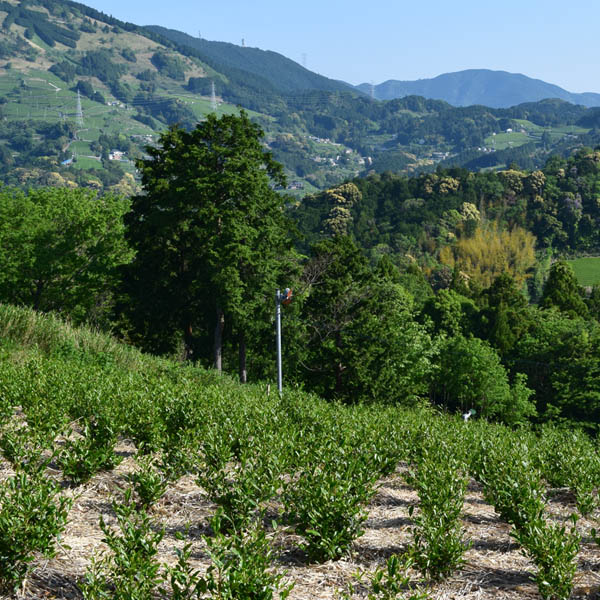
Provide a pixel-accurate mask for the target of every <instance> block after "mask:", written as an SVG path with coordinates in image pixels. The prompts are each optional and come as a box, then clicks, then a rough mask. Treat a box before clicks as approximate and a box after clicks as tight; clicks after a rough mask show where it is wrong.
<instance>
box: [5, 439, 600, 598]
mask: <svg viewBox="0 0 600 600" xmlns="http://www.w3.org/2000/svg"><path fill="white" fill-rule="evenodd" d="M117 450H118V451H119V452H120V453H121V454H122V455H123V456H124V460H123V462H122V463H121V464H120V465H119V466H118V467H117V468H116V469H114V470H113V471H110V472H105V473H100V474H98V475H96V476H95V477H94V478H92V480H91V481H90V482H88V483H86V484H84V485H82V486H79V487H77V488H65V492H64V493H66V494H68V495H71V496H72V497H73V500H74V502H73V507H72V508H71V512H70V515H69V523H68V525H67V528H66V530H65V532H64V534H63V536H62V538H61V540H60V543H59V545H58V547H57V554H56V557H55V558H53V559H51V560H47V559H39V560H36V562H35V563H34V569H33V571H32V573H31V574H30V576H29V578H28V580H27V582H26V585H25V587H24V590H23V592H22V593H21V595H20V598H23V599H27V600H33V599H43V598H54V599H70V600H73V599H82V598H83V595H82V593H81V590H80V589H79V587H78V582H79V581H81V580H82V579H83V577H84V575H85V572H86V569H87V567H88V565H89V562H90V559H91V557H92V556H93V555H94V553H97V552H100V551H102V550H103V549H105V545H104V544H103V542H102V537H103V533H102V531H101V529H100V526H99V519H100V516H103V517H104V519H105V520H106V521H107V522H109V523H114V522H115V519H114V513H113V510H112V507H111V501H112V500H113V499H115V498H120V497H122V494H123V490H124V489H126V488H127V487H128V485H129V484H128V482H127V480H126V475H127V473H129V472H131V471H133V470H135V467H136V463H135V458H134V456H135V447H134V446H133V445H132V444H130V443H129V442H127V441H125V442H122V443H121V444H120V445H119V446H118V448H117ZM10 474H11V471H10V468H9V466H8V464H7V463H5V462H3V463H0V481H1V480H2V479H4V478H6V477H7V476H9V475H10ZM59 475H60V473H58V472H57V473H56V476H57V477H58V476H59ZM417 503H418V497H417V494H416V493H415V492H414V491H413V490H412V489H411V488H409V487H408V486H407V485H406V484H405V482H404V479H403V477H402V467H399V468H398V470H397V471H396V473H394V474H393V475H392V476H390V477H387V478H385V479H383V480H381V482H380V487H379V489H378V491H377V494H376V495H375V496H374V498H373V499H372V501H371V502H370V504H369V506H368V520H367V522H366V526H365V533H364V535H363V536H362V537H360V538H359V539H358V540H356V542H355V543H354V547H353V551H352V553H351V554H350V555H349V556H348V557H346V558H344V559H342V560H338V561H329V562H326V563H324V564H310V563H308V562H307V561H306V558H305V556H304V555H303V553H302V552H301V551H299V550H298V549H297V542H298V540H299V538H298V537H297V536H295V535H294V534H293V532H291V531H290V530H286V529H285V528H283V529H280V530H278V533H277V534H276V537H275V539H274V543H275V545H276V547H277V549H278V559H277V561H276V562H275V564H274V568H275V569H276V570H277V571H278V572H287V575H286V579H287V580H289V581H293V582H295V585H294V588H293V590H292V592H291V593H290V595H289V598H290V600H308V599H334V598H336V597H338V595H339V591H340V590H342V589H345V588H346V586H347V584H348V583H351V582H355V578H354V575H355V574H356V572H357V571H373V570H374V569H376V568H377V567H378V566H382V565H383V564H384V563H385V561H386V560H387V558H388V557H389V556H390V555H392V554H394V553H401V552H403V551H404V550H405V549H406V548H407V547H408V545H409V544H410V542H411V539H412V538H411V531H410V528H411V520H410V517H409V508H410V506H413V505H416V504H417ZM274 508H276V507H274ZM214 510H215V506H214V505H213V504H212V503H211V502H210V501H209V500H208V499H207V497H206V495H205V494H204V493H203V491H202V490H201V489H200V488H199V487H198V486H197V485H196V483H195V482H194V478H193V477H192V476H188V477H184V478H182V479H180V480H179V481H177V482H176V483H175V484H173V485H172V486H170V488H169V489H168V491H167V492H166V494H165V495H164V496H163V497H162V498H161V499H160V500H159V501H158V502H157V503H156V504H155V505H154V506H153V508H152V509H151V510H150V514H151V516H152V518H153V520H154V521H155V522H156V524H157V527H164V528H165V536H164V538H163V540H162V542H161V545H160V553H159V560H160V561H161V562H163V563H169V564H172V563H174V562H175V560H176V556H175V552H174V549H175V548H176V547H181V545H182V542H181V541H178V540H177V539H176V537H175V536H176V533H177V532H186V531H187V532H188V537H189V540H190V541H191V542H192V544H193V545H192V548H193V553H192V560H193V565H194V567H195V568H198V569H200V570H201V571H204V570H205V569H206V568H207V566H208V564H209V557H208V555H207V552H206V544H205V542H204V541H203V537H202V536H203V535H206V534H208V533H209V529H208V520H209V518H210V517H211V515H212V514H213V513H214ZM574 511H575V506H574V503H573V498H572V497H571V495H570V494H569V493H568V491H566V490H551V491H550V494H549V502H548V512H549V515H550V516H551V518H552V519H556V520H557V521H560V522H566V521H567V520H568V518H569V516H570V514H571V513H572V512H574ZM598 516H599V515H598V514H594V515H592V516H591V517H590V518H585V519H580V520H579V521H578V522H577V529H578V530H579V532H580V534H581V537H582V541H581V548H580V552H579V555H578V569H577V575H576V578H575V588H574V593H573V598H580V599H583V598H587V599H593V598H600V548H599V547H598V545H597V544H596V543H595V542H594V541H593V539H592V538H591V535H590V530H591V528H592V527H595V526H597V521H596V517H598ZM463 524H464V528H465V531H466V536H465V539H466V540H468V541H470V543H471V547H470V549H469V550H467V552H466V554H465V563H464V565H463V568H462V569H461V570H460V571H459V572H457V573H455V574H454V575H453V576H452V577H450V578H449V579H447V580H446V581H443V582H441V583H434V582H427V581H424V582H422V589H424V590H425V591H426V592H427V593H428V594H429V596H430V597H431V598H432V599H437V600H451V599H459V598H460V599H465V600H467V599H470V600H471V599H472V600H474V599H478V600H491V599H494V600H504V599H506V600H513V599H514V600H516V599H523V598H540V595H539V593H538V591H537V586H536V584H535V583H534V582H533V581H532V577H533V575H534V573H535V567H534V566H533V564H532V563H531V561H529V560H528V559H527V558H526V557H525V556H523V554H522V553H521V551H520V549H519V547H518V545H517V544H516V543H515V541H514V540H513V539H512V538H511V537H510V535H509V532H510V527H509V525H507V524H506V523H503V522H502V521H501V520H500V519H499V518H498V516H497V515H496V513H495V512H494V509H493V507H492V506H490V505H489V504H487V503H486V502H485V501H484V499H483V495H482V493H481V488H480V486H479V485H478V484H477V483H476V482H474V481H472V482H471V483H470V484H469V487H468V490H467V495H466V498H465V504H464V509H463ZM412 575H413V578H414V580H415V581H419V580H420V576H419V574H418V573H416V572H415V573H413V574H412ZM367 593H368V590H367V588H366V587H362V588H361V587H360V586H359V588H358V590H357V595H356V596H355V597H356V598H366V597H367Z"/></svg>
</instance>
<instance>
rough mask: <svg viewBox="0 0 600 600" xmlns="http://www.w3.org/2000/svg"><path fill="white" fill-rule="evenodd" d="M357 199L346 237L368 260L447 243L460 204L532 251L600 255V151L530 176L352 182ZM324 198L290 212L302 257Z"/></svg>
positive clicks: (450, 172)
mask: <svg viewBox="0 0 600 600" xmlns="http://www.w3.org/2000/svg"><path fill="white" fill-rule="evenodd" d="M353 183H354V184H355V185H356V186H357V187H358V189H359V190H360V192H361V198H360V200H359V201H358V202H357V203H356V205H355V206H354V208H353V213H352V214H353V219H352V222H351V224H350V229H351V233H352V236H353V237H354V239H355V240H356V241H357V243H358V244H359V246H360V247H361V248H362V249H363V250H364V251H365V252H366V253H368V254H369V253H370V254H381V253H386V254H390V255H391V256H392V257H395V260H396V261H398V260H400V259H401V257H402V256H405V255H406V254H407V253H409V254H411V255H412V256H415V257H417V258H419V257H423V256H424V255H426V254H431V252H432V249H435V248H438V249H439V248H440V247H442V246H444V245H447V244H450V243H452V242H453V241H454V240H455V238H456V236H457V235H460V234H461V232H462V231H463V229H464V226H465V221H466V220H468V219H466V217H465V215H464V214H463V213H464V210H465V205H468V206H472V207H473V208H475V209H476V210H477V213H476V214H474V215H473V220H474V221H475V222H476V223H480V222H483V221H493V222H497V223H498V224H499V226H500V227H501V228H502V229H511V228H513V227H515V226H519V227H522V228H523V229H525V230H527V231H529V232H531V233H533V234H534V235H535V237H536V238H537V248H538V249H550V248H552V249H554V250H557V251H559V252H562V253H565V252H566V253H583V252H600V205H599V204H598V197H599V196H600V150H592V149H590V148H582V149H580V150H578V151H577V152H576V153H575V154H573V155H572V156H570V157H569V158H562V157H560V156H554V157H552V158H551V159H549V160H548V161H547V163H546V165H545V166H544V167H543V168H542V169H540V170H535V171H522V170H520V169H518V168H516V167H513V168H510V169H506V170H504V171H499V172H496V171H487V172H483V173H474V172H471V171H468V170H466V169H463V168H448V169H443V168H438V170H437V171H436V172H435V173H429V174H422V175H418V176H414V177H407V176H402V175H394V174H392V173H384V174H382V175H379V174H372V175H369V176H367V177H365V178H359V179H356V180H354V182H353ZM330 208H331V206H330V202H329V200H328V193H327V192H323V193H322V194H317V195H315V196H311V197H307V198H305V199H304V200H303V202H302V203H301V204H300V205H299V206H298V207H297V208H296V209H295V210H294V218H295V220H296V221H297V223H298V226H299V228H300V230H301V231H302V232H303V234H304V236H305V243H304V246H303V248H304V249H305V250H306V249H307V247H308V245H310V244H311V243H312V242H313V241H314V240H316V239H317V238H318V236H319V231H320V228H321V223H322V221H323V220H324V219H326V218H327V214H328V212H329V210H330Z"/></svg>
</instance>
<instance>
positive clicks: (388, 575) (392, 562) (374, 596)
mask: <svg viewBox="0 0 600 600" xmlns="http://www.w3.org/2000/svg"><path fill="white" fill-rule="evenodd" d="M412 566H413V559H412V557H411V556H410V555H408V554H407V555H404V556H402V557H400V556H398V555H397V554H392V556H390V557H389V558H388V560H387V562H386V564H385V566H384V567H378V568H377V569H375V571H374V572H373V573H372V574H369V575H368V576H367V578H366V579H367V581H366V583H367V586H368V588H369V592H368V595H367V599H368V600H428V598H429V596H427V594H425V593H424V592H421V591H419V590H416V589H415V586H414V585H413V584H412V583H411V581H410V576H409V575H408V571H409V570H410V569H411V567H412ZM356 579H357V580H358V582H359V583H360V584H363V585H364V583H365V574H364V573H359V574H358V575H357V576H356ZM355 591H356V590H355V586H354V585H353V584H350V585H349V586H348V590H347V591H346V592H343V593H342V594H341V595H340V600H352V598H353V596H354V593H355Z"/></svg>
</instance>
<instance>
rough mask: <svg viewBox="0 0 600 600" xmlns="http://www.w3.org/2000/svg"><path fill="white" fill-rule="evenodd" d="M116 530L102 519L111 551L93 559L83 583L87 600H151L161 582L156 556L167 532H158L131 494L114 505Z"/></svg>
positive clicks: (126, 494) (102, 525) (129, 491)
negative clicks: (139, 508) (138, 507)
mask: <svg viewBox="0 0 600 600" xmlns="http://www.w3.org/2000/svg"><path fill="white" fill-rule="evenodd" d="M113 510H114V511H115V513H116V516H117V528H116V529H114V528H112V527H110V526H109V525H108V524H107V523H106V522H105V521H104V519H103V518H102V517H101V518H100V528H101V529H102V532H103V533H104V539H103V540H102V541H103V542H104V543H106V544H107V545H108V548H109V551H108V552H107V553H105V554H104V555H102V556H100V557H99V558H94V559H93V560H92V563H91V565H90V567H89V568H88V571H87V573H86V577H85V580H84V581H83V582H82V583H81V586H80V587H81V589H82V591H83V597H84V598H85V599H86V600H108V599H112V600H133V599H135V600H152V599H153V598H155V597H156V594H157V591H158V589H159V584H160V583H161V581H162V576H161V574H160V563H159V562H158V560H157V558H156V555H157V553H158V544H159V543H160V542H161V540H162V538H163V536H164V531H163V530H159V531H155V530H154V528H153V524H152V522H151V520H150V517H149V516H148V514H147V513H146V512H145V511H143V510H141V511H140V510H138V509H137V507H136V505H135V502H134V501H133V500H132V493H131V490H127V491H126V492H125V498H124V500H123V502H113Z"/></svg>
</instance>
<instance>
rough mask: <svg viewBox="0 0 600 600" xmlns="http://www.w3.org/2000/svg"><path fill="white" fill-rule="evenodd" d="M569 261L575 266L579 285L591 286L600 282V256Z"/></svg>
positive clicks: (574, 269)
mask: <svg viewBox="0 0 600 600" xmlns="http://www.w3.org/2000/svg"><path fill="white" fill-rule="evenodd" d="M567 262H568V263H569V264H570V265H571V267H573V271H575V275H576V277H577V281H578V282H579V285H584V286H590V285H594V284H596V283H600V256H597V257H594V256H587V257H584V258H576V259H574V260H569V261H567Z"/></svg>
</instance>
